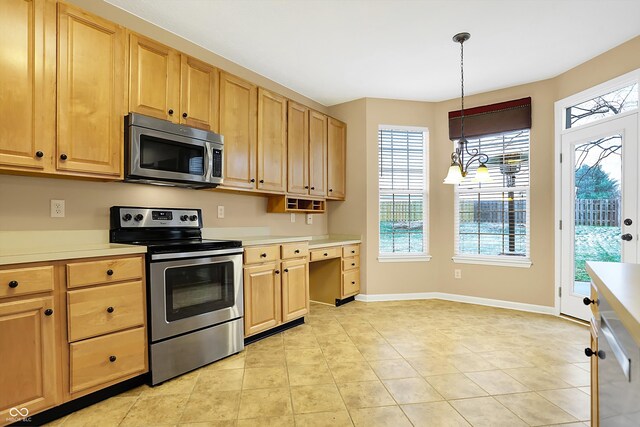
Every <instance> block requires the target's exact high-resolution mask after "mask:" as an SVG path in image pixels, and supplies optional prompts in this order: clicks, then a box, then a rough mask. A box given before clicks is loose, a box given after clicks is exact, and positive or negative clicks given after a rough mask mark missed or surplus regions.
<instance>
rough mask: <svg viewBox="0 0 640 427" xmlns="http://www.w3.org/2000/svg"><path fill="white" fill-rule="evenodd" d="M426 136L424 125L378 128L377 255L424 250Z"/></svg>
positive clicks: (400, 254)
mask: <svg viewBox="0 0 640 427" xmlns="http://www.w3.org/2000/svg"><path fill="white" fill-rule="evenodd" d="M427 139H428V131H427V129H425V128H401V127H382V126H381V127H380V128H379V130H378V166H379V169H378V184H379V195H380V196H379V207H380V210H379V213H380V216H379V225H380V250H379V252H380V256H381V257H389V258H393V257H394V256H395V257H400V256H401V257H406V256H420V255H423V256H424V255H426V253H427V233H426V229H427V170H426V165H427V164H428V161H427Z"/></svg>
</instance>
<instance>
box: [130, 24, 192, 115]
mask: <svg viewBox="0 0 640 427" xmlns="http://www.w3.org/2000/svg"><path fill="white" fill-rule="evenodd" d="M129 57H130V59H129V110H130V111H133V112H136V113H140V114H144V115H147V116H151V117H155V118H158V119H163V120H170V121H172V122H174V123H179V121H180V118H179V117H180V114H181V112H180V105H179V102H180V54H179V53H178V52H177V51H175V50H173V49H171V48H169V47H167V46H164V45H162V44H160V43H156V42H154V41H151V40H149V39H146V38H144V37H141V36H139V35H137V34H131V35H130V36H129Z"/></svg>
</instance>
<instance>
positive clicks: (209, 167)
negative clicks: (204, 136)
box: [204, 144, 213, 182]
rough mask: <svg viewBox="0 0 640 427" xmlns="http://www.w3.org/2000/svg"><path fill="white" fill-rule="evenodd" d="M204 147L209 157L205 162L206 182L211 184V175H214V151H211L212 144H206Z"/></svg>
mask: <svg viewBox="0 0 640 427" xmlns="http://www.w3.org/2000/svg"><path fill="white" fill-rule="evenodd" d="M204 147H205V152H206V156H207V159H206V162H205V170H204V180H205V182H210V181H211V174H212V173H213V172H212V171H213V151H212V150H211V144H205V145H204Z"/></svg>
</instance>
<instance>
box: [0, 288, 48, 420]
mask: <svg viewBox="0 0 640 427" xmlns="http://www.w3.org/2000/svg"><path fill="white" fill-rule="evenodd" d="M0 285H6V283H1V284H0ZM18 287H19V286H18ZM58 316H59V314H58V312H57V310H56V307H55V304H54V298H53V296H51V293H47V294H45V296H40V297H25V298H21V299H19V300H15V301H10V302H1V301H0V364H1V365H2V366H1V367H0V390H2V391H1V392H0V424H2V425H4V423H5V422H7V423H11V422H13V421H18V419H19V418H22V417H21V416H20V415H19V414H18V413H17V410H19V411H20V413H21V414H26V413H27V412H26V411H28V414H34V413H36V412H40V411H42V410H44V409H47V408H50V407H52V406H54V405H55V404H56V403H58V401H59V399H60V396H59V393H58V386H59V383H58V381H59V370H58V363H57V361H58V354H59V352H58V348H57V346H58V344H59V343H58V342H57V341H56V333H55V323H56V321H57V320H58V319H57V318H58ZM25 408H26V411H25ZM14 418H15V419H14Z"/></svg>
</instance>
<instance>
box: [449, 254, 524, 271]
mask: <svg viewBox="0 0 640 427" xmlns="http://www.w3.org/2000/svg"><path fill="white" fill-rule="evenodd" d="M451 259H452V260H453V262H455V263H456V264H480V265H495V266H500V267H518V268H530V267H531V264H532V262H531V259H529V258H520V257H518V258H516V257H505V256H473V255H456V256H454V257H453V258H451Z"/></svg>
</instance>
